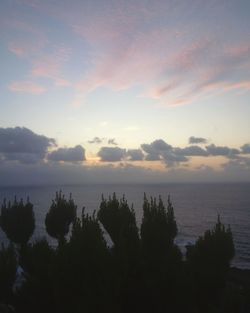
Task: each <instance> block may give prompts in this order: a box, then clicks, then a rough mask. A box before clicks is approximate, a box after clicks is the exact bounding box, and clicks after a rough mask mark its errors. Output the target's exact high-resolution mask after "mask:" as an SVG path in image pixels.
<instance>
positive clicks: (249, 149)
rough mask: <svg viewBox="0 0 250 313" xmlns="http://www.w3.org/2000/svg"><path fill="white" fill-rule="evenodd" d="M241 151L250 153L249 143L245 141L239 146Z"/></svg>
mask: <svg viewBox="0 0 250 313" xmlns="http://www.w3.org/2000/svg"><path fill="white" fill-rule="evenodd" d="M241 151H242V153H244V154H248V153H249V154H250V143H246V144H244V145H243V146H242V147H241Z"/></svg>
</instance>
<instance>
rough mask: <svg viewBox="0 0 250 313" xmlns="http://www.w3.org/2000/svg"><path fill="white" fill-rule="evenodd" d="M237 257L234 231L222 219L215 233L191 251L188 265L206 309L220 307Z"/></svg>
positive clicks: (191, 248) (209, 232)
mask: <svg viewBox="0 0 250 313" xmlns="http://www.w3.org/2000/svg"><path fill="white" fill-rule="evenodd" d="M234 253H235V252H234V243H233V237H232V232H231V229H230V227H228V228H225V226H224V225H223V224H222V223H221V220H220V217H219V216H218V220H217V223H216V225H215V227H214V228H213V229H212V230H207V231H206V232H205V234H204V236H201V237H199V239H198V240H197V241H196V243H195V245H194V246H188V247H187V255H186V257H187V262H188V265H189V266H190V270H191V273H192V275H193V278H194V287H195V292H196V294H197V297H198V299H199V302H200V303H201V305H202V306H204V305H206V304H207V305H215V306H216V305H218V304H219V299H220V296H221V291H222V289H223V288H224V287H225V283H226V277H227V273H228V271H229V268H230V261H231V260H232V258H233V257H234Z"/></svg>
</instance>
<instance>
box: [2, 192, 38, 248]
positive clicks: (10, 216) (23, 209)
mask: <svg viewBox="0 0 250 313" xmlns="http://www.w3.org/2000/svg"><path fill="white" fill-rule="evenodd" d="M0 224H1V227H2V229H3V231H4V232H5V233H6V235H7V237H8V238H9V240H10V241H13V242H14V243H17V244H20V245H21V246H23V245H26V244H27V242H28V240H29V239H30V237H31V236H32V234H33V232H34V229H35V218H34V212H33V204H32V203H30V201H29V199H27V202H26V203H25V204H24V202H23V200H22V199H21V200H20V201H17V199H16V198H15V200H14V202H13V203H11V202H8V204H7V203H6V201H4V202H3V204H2V208H1V218H0Z"/></svg>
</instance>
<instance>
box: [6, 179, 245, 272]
mask: <svg viewBox="0 0 250 313" xmlns="http://www.w3.org/2000/svg"><path fill="white" fill-rule="evenodd" d="M59 190H61V191H62V192H63V193H64V194H65V196H66V197H69V195H70V193H72V197H73V199H74V201H75V203H76V204H77V213H78V215H79V216H80V215H81V212H82V208H83V207H85V212H86V213H90V214H92V213H93V212H94V211H95V210H96V211H98V209H99V205H100V202H101V197H102V195H103V196H104V197H108V196H109V195H112V194H113V193H114V192H115V193H116V195H117V197H118V198H119V197H122V196H123V195H125V198H126V199H127V201H128V203H129V204H130V205H132V204H133V208H134V210H135V213H136V219H137V223H138V226H139V225H140V223H141V219H142V215H143V209H142V204H143V196H144V193H146V195H147V197H148V198H150V197H151V196H152V197H159V195H160V196H161V197H162V199H163V201H164V202H165V203H166V204H167V198H168V196H170V199H171V201H172V203H173V207H174V212H175V217H176V221H177V225H178V235H177V238H176V244H177V245H179V247H180V248H181V250H182V252H183V254H185V247H186V245H188V244H193V243H195V241H196V240H197V239H198V237H199V236H201V235H203V234H204V231H206V230H207V229H211V228H213V227H214V225H215V224H216V222H217V217H218V214H219V215H220V218H221V221H222V223H223V224H225V225H230V227H231V230H232V233H233V238H234V244H235V248H236V254H235V258H234V259H233V261H232V266H236V267H238V268H242V269H250V183H227V184H222V183H218V184H217V183H216V184H215V183H213V184H212V183H211V184H207V183H206V184H84V185H64V186H59V185H58V186H26V187H0V203H2V202H3V200H4V199H7V200H11V201H12V200H13V199H14V197H15V196H16V197H17V198H18V199H20V198H23V199H24V200H25V199H26V198H27V197H29V198H30V201H31V202H32V203H33V205H34V213H35V218H36V229H35V232H34V235H33V236H32V238H31V240H38V239H40V238H42V237H46V238H48V240H49V242H50V243H51V245H56V243H55V241H54V240H53V239H52V238H50V237H49V236H48V235H47V234H46V231H45V224H44V220H45V216H46V213H47V212H48V210H49V207H50V205H51V202H52V199H54V198H55V193H56V191H59ZM106 238H107V241H109V240H110V239H109V238H108V236H107V235H106ZM0 242H3V243H5V244H7V242H8V240H7V238H6V236H5V234H4V233H3V232H2V230H1V229H0Z"/></svg>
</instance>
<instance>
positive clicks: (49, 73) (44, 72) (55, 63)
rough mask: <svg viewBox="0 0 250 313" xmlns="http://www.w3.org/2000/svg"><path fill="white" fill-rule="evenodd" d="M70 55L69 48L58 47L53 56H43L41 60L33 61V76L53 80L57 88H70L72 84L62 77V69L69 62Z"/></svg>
mask: <svg viewBox="0 0 250 313" xmlns="http://www.w3.org/2000/svg"><path fill="white" fill-rule="evenodd" d="M70 53H71V50H70V49H69V48H65V47H63V46H62V47H56V48H55V51H54V52H52V53H51V54H49V55H46V54H43V55H42V56H41V57H40V58H37V59H35V60H33V62H32V69H31V74H32V76H34V77H44V78H48V79H51V80H52V81H53V82H54V84H55V86H59V87H67V86H70V85H71V83H70V82H69V81H68V80H67V79H65V78H64V76H63V75H62V67H63V65H64V64H65V63H66V62H67V61H68V60H69V56H70Z"/></svg>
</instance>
